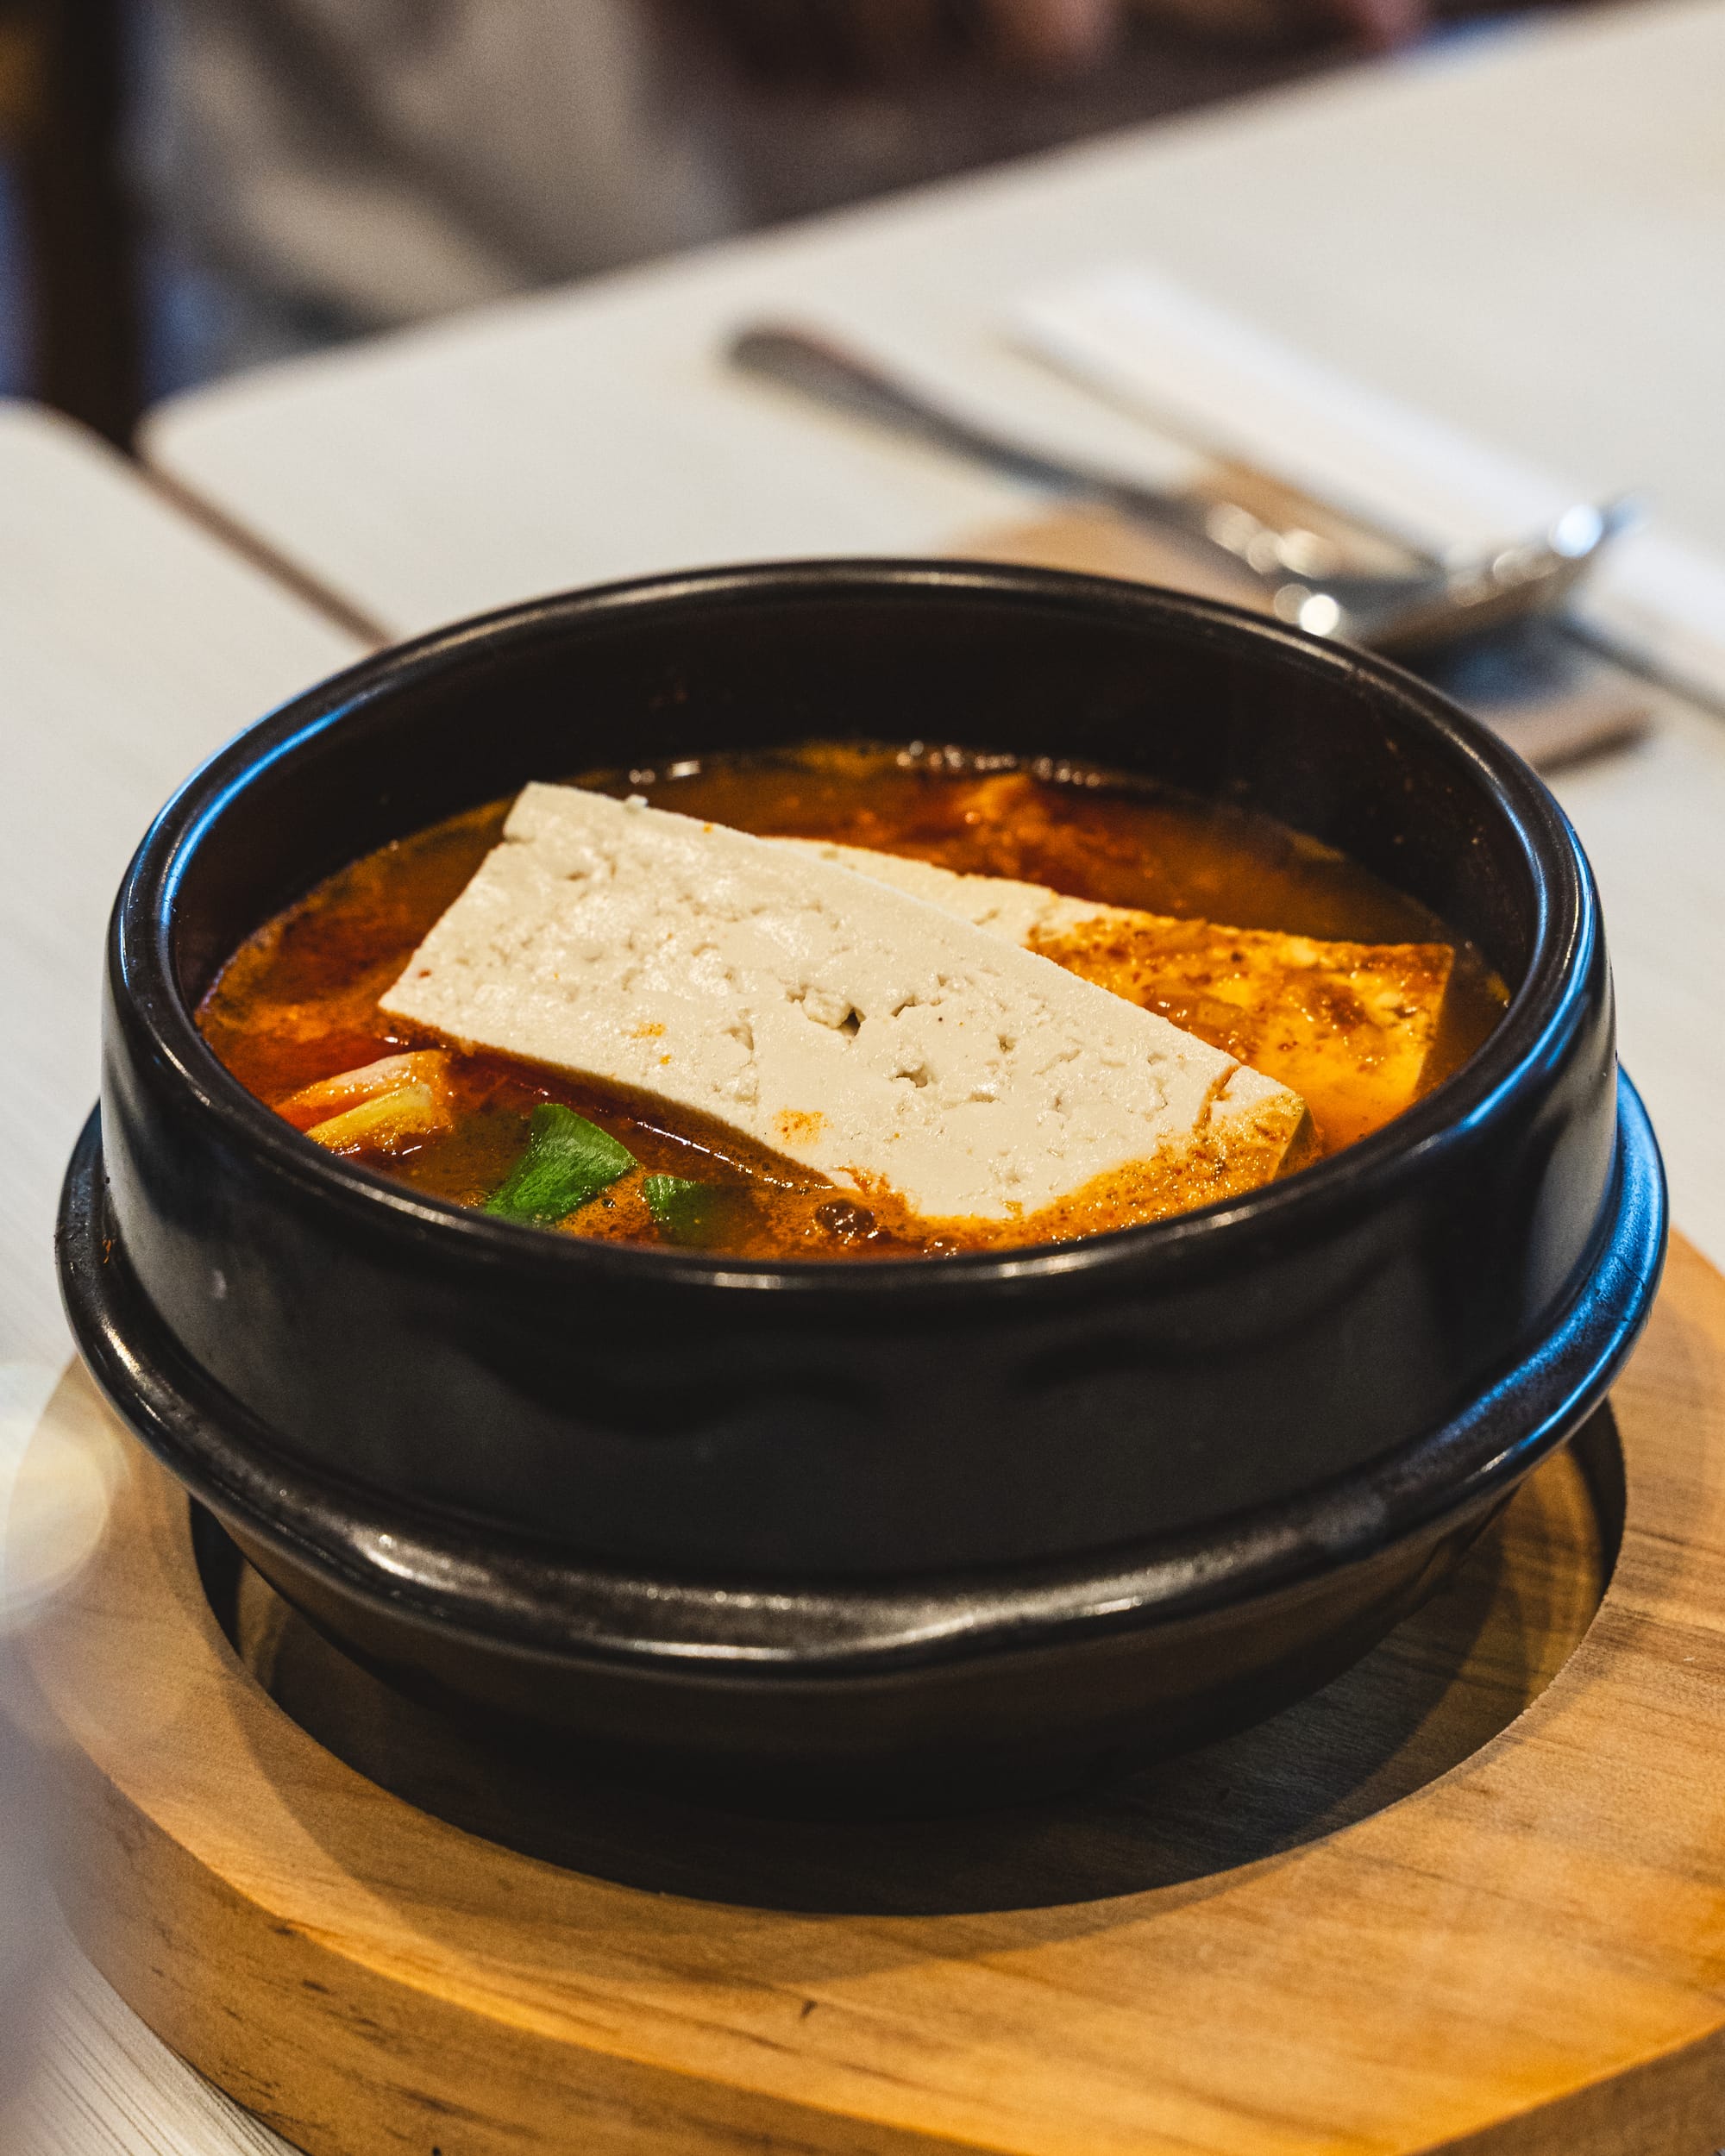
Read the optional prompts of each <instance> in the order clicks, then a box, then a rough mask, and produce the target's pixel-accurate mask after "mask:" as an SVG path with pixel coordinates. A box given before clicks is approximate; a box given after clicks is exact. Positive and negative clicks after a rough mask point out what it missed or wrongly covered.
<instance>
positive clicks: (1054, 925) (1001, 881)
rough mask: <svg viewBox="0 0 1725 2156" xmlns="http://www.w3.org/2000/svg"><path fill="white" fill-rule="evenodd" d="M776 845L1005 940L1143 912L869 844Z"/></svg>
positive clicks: (795, 841)
mask: <svg viewBox="0 0 1725 2156" xmlns="http://www.w3.org/2000/svg"><path fill="white" fill-rule="evenodd" d="M768 843H770V844H772V845H775V846H788V847H791V848H793V849H794V850H795V851H796V852H798V853H800V854H810V855H812V856H813V857H814V858H815V859H816V860H817V861H826V862H831V863H832V865H833V867H834V868H848V869H850V872H851V874H853V875H858V876H872V877H873V878H874V879H875V881H876V882H877V883H890V884H892V885H893V886H894V888H895V889H897V890H900V891H908V892H909V893H910V894H911V896H912V897H913V899H925V901H926V902H927V903H928V904H929V905H930V906H939V907H940V908H941V910H942V912H946V913H957V915H958V916H959V917H960V918H962V919H963V920H967V921H969V922H970V923H971V924H972V925H973V926H975V927H976V928H985V929H987V930H988V933H989V934H990V935H991V936H1000V937H1005V939H1006V940H1007V943H1031V942H1032V941H1033V940H1034V939H1035V938H1036V937H1055V936H1059V935H1063V934H1064V933H1065V932H1066V931H1069V930H1070V929H1075V928H1082V927H1083V926H1085V924H1087V923H1088V922H1091V921H1105V920H1109V919H1113V920H1117V921H1131V920H1134V919H1137V918H1141V917H1139V916H1138V915H1136V914H1134V913H1132V912H1131V911H1130V910H1129V909H1128V908H1127V907H1125V906H1106V905H1104V904H1103V903H1102V901H1101V899H1075V898H1069V897H1068V896H1067V895H1066V894H1065V893H1063V892H1060V891H1052V890H1051V889H1050V888H1049V887H1048V886H1047V885H1046V884H1045V883H1019V882H1017V881H1014V879H1013V877H1011V876H982V875H967V874H963V872H962V871H961V870H959V869H957V868H941V867H940V866H939V865H938V863H937V862H932V861H913V860H911V859H909V858H908V857H907V856H905V855H903V854H883V853H881V852H878V851H877V850H876V849H875V848H874V847H872V846H842V845H840V844H839V843H838V842H837V840H836V839H831V838H775V839H772V840H770V841H769V842H768Z"/></svg>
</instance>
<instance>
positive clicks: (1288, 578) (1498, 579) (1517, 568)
mask: <svg viewBox="0 0 1725 2156" xmlns="http://www.w3.org/2000/svg"><path fill="white" fill-rule="evenodd" d="M729 356H730V358H731V361H732V362H733V364H735V365H736V366H738V367H744V368H746V369H748V370H749V371H750V373H756V374H762V375H767V376H769V377H770V378H771V379H773V380H775V381H778V382H783V383H787V384H788V385H790V386H791V387H793V388H794V389H798V390H800V391H802V392H804V393H805V394H806V395H807V396H810V397H813V398H818V399H819V401H820V402H821V403H823V404H829V405H833V406H837V408H839V409H840V410H843V411H850V412H854V413H856V415H857V416H858V417H862V418H865V419H870V420H873V421H875V423H877V424H878V425H881V426H884V427H888V428H891V429H893V431H894V432H895V433H897V434H900V435H906V436H910V437H911V438H912V439H913V440H915V441H919V442H928V443H931V445H933V446H934V447H935V448H942V449H946V450H949V451H950V452H951V453H952V454H955V455H958V456H966V457H970V458H972V459H974V460H977V461H982V462H983V463H987V464H990V465H993V466H994V467H995V468H996V469H998V470H1002V471H1006V472H1009V473H1013V475H1014V476H1015V477H1017V478H1019V479H1027V480H1030V481H1032V483H1034V484H1036V485H1038V486H1050V487H1056V488H1058V489H1059V490H1060V491H1061V492H1064V493H1068V494H1072V493H1076V494H1082V495H1083V496H1084V497H1085V498H1088V499H1089V500H1092V501H1096V502H1101V503H1103V504H1105V505H1107V507H1109V508H1111V509H1115V510H1118V511H1120V512H1121V513H1122V514H1123V515H1125V516H1127V517H1136V518H1138V519H1140V520H1142V521H1144V522H1145V523H1153V524H1158V525H1160V526H1162V527H1163V528H1164V530H1173V531H1177V532H1179V533H1181V534H1182V536H1185V537H1186V538H1188V539H1190V540H1194V541H1195V542H1197V543H1198V544H1199V545H1201V546H1203V547H1207V548H1210V549H1212V550H1213V551H1214V552H1215V553H1218V554H1222V555H1226V556H1227V557H1228V559H1229V560H1230V561H1232V562H1233V563H1234V564H1235V566H1236V567H1244V568H1245V570H1246V571H1247V572H1248V573H1249V574H1251V576H1252V577H1254V578H1256V579H1257V580H1258V582H1259V583H1260V584H1261V585H1263V586H1264V587H1265V590H1266V592H1267V593H1268V596H1269V601H1270V611H1272V612H1273V613H1275V614H1276V615H1277V616H1278V617H1279V618H1280V619H1282V620H1283V621H1287V622H1292V623H1294V624H1295V625H1296V626H1298V627H1299V628H1302V629H1304V630H1307V631H1308V632H1309V633H1310V634H1311V635H1313V636H1330V637H1335V638H1337V639H1339V640H1341V641H1344V642H1350V643H1359V644H1367V645H1370V646H1371V648H1372V649H1374V650H1377V651H1384V652H1398V653H1400V652H1412V651H1421V650H1430V649H1433V648H1435V647H1436V646H1439V645H1441V644H1446V643H1452V642H1456V641H1457V640H1458V639H1459V638H1461V637H1464V636H1474V635H1477V634H1479V633H1481V632H1483V631H1484V630H1490V629H1498V628H1502V627H1503V626H1504V625H1505V624H1508V623H1509V622H1513V621H1517V620H1520V619H1521V618H1522V617H1524V616H1526V615H1528V614H1533V613H1537V612H1542V611H1545V610H1546V609H1547V608H1550V607H1553V606H1555V605H1557V604H1558V602H1559V600H1560V599H1563V598H1564V596H1565V594H1566V593H1567V592H1569V591H1570V590H1571V587H1572V586H1574V585H1575V583H1576V582H1577V581H1578V579H1579V578H1580V577H1582V576H1583V575H1584V573H1586V571H1587V569H1588V567H1589V566H1590V563H1591V562H1592V561H1593V559H1594V557H1595V555H1597V554H1598V552H1599V551H1600V549H1601V548H1603V546H1604V545H1605V544H1606V543H1607V542H1608V541H1609V539H1611V538H1612V536H1614V535H1615V533H1617V532H1618V531H1621V530H1622V529H1623V528H1624V527H1625V526H1626V525H1627V524H1628V523H1633V522H1634V519H1635V516H1636V513H1637V512H1636V510H1635V508H1634V504H1633V503H1631V502H1628V501H1622V500H1620V501H1614V502H1607V503H1604V504H1603V505H1596V504H1594V503H1590V502H1579V503H1577V504H1576V505H1574V506H1573V507H1571V508H1569V509H1566V510H1565V511H1563V513H1562V514H1561V515H1560V516H1559V517H1556V518H1554V519H1553V523H1551V525H1550V526H1549V527H1548V528H1547V529H1546V530H1545V531H1543V532H1541V533H1540V534H1539V535H1538V536H1535V537H1533V538H1530V539H1526V540H1522V541H1520V542H1516V543H1515V544H1513V545H1510V546H1505V547H1502V548H1496V549H1494V550H1493V551H1492V552H1491V553H1490V554H1489V555H1479V556H1478V557H1477V558H1475V559H1471V560H1469V561H1463V562H1449V563H1438V562H1427V563H1425V564H1423V565H1422V566H1421V567H1418V568H1415V569H1412V570H1409V571H1408V572H1406V573H1403V574H1401V575H1391V576H1383V575H1370V576H1367V575H1359V574H1355V573H1348V572H1346V571H1344V570H1343V569H1342V568H1341V567H1339V563H1338V561H1337V558H1336V549H1335V548H1334V546H1333V543H1332V542H1330V541H1329V540H1327V539H1326V538H1324V537H1323V536H1321V535H1320V533H1318V532H1315V531H1311V530H1307V529H1306V528H1305V527H1304V526H1303V525H1299V524H1291V525H1283V526H1278V525H1275V524H1271V523H1266V522H1265V521H1264V518H1263V517H1259V516H1258V514H1257V513H1256V512H1255V511H1251V510H1250V509H1247V508H1245V506H1244V505H1242V504H1240V503H1238V502H1231V501H1226V500H1218V499H1216V498H1214V497H1201V496H1198V495H1195V494H1176V493H1171V492H1164V491H1163V490H1161V489H1159V488H1157V487H1153V486H1145V485H1142V484H1140V483H1139V482H1138V481H1137V480H1135V479H1120V477H1118V476H1117V475H1116V474H1114V473H1109V472H1106V471H1102V470H1101V469H1098V468H1095V467H1090V466H1086V465H1084V464H1082V463H1078V462H1076V461H1073V460H1071V459H1069V458H1066V457H1063V456H1057V455H1053V454H1050V453H1049V452H1047V451H1045V450H1043V449H1038V448H1032V447H1030V446H1029V445H1028V444H1027V443H1025V442H1016V441H1014V440H1013V439H1012V438H1011V437H1010V436H1006V435H1002V434H998V433H996V432H995V431H994V429H992V428H990V427H988V426H985V425H982V423H979V422H977V421H975V420H972V419H969V418H966V417H963V416H962V415H961V414H959V413H957V412H955V411H949V410H947V409H946V408H945V407H944V405H942V404H938V402H936V401H935V400H934V399H933V398H930V397H928V396H927V395H925V393H924V392H922V391H921V390H920V389H919V388H913V386H912V385H909V384H908V383H906V382H904V381H902V380H900V379H899V378H897V377H896V376H894V375H893V374H890V373H888V372H887V370H886V369H885V368H884V367H881V366H880V365H879V364H878V363H877V362H876V361H875V360H872V359H869V358H866V357H864V356H863V355H862V354H861V353H858V352H856V351H854V350H852V349H850V348H848V347H847V346H844V345H843V344H840V343H838V342H837V341H836V340H834V339H833V338H831V337H829V336H826V335H822V334H820V333H819V332H818V331H814V330H809V329H800V328H798V327H796V326H794V325H792V324H789V323H755V324H753V325H751V326H750V328H748V329H743V330H742V331H740V332H739V333H738V334H737V335H736V336H735V337H733V338H732V340H731V345H730V348H729Z"/></svg>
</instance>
